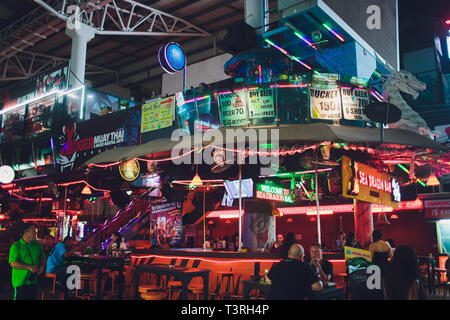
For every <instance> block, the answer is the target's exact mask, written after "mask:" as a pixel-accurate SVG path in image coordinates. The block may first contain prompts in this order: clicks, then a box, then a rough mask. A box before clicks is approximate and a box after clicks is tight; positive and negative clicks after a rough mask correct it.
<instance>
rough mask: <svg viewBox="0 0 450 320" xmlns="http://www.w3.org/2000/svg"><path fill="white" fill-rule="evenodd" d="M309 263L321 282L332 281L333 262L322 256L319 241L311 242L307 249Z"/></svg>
mask: <svg viewBox="0 0 450 320" xmlns="http://www.w3.org/2000/svg"><path fill="white" fill-rule="evenodd" d="M309 254H310V257H311V261H310V263H311V265H312V267H313V268H314V270H315V272H316V275H317V276H318V277H319V279H320V280H321V281H322V282H323V283H325V284H326V283H328V282H333V264H332V263H331V262H329V261H328V260H326V259H324V258H323V254H322V246H321V245H320V243H313V244H312V245H311V247H310V249H309Z"/></svg>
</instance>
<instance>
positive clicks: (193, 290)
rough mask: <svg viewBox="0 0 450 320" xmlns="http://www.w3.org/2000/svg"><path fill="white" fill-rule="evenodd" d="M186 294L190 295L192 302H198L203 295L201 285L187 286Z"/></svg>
mask: <svg viewBox="0 0 450 320" xmlns="http://www.w3.org/2000/svg"><path fill="white" fill-rule="evenodd" d="M188 292H189V293H190V294H192V296H193V300H200V297H201V295H202V294H203V284H200V283H197V284H191V285H189V286H188Z"/></svg>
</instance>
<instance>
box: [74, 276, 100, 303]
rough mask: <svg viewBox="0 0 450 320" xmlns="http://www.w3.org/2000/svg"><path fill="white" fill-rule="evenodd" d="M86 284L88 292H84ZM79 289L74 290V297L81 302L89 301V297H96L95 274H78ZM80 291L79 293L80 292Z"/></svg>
mask: <svg viewBox="0 0 450 320" xmlns="http://www.w3.org/2000/svg"><path fill="white" fill-rule="evenodd" d="M86 284H88V286H89V290H88V291H87V292H86ZM80 286H81V288H80V289H78V288H77V289H75V297H76V298H79V299H82V300H89V299H90V297H92V296H96V295H97V277H96V274H95V273H82V274H80ZM80 291H81V292H80Z"/></svg>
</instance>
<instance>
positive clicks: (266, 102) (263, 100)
mask: <svg viewBox="0 0 450 320" xmlns="http://www.w3.org/2000/svg"><path fill="white" fill-rule="evenodd" d="M247 95H248V96H247V99H248V100H247V101H248V117H249V119H263V118H273V117H275V111H274V104H273V90H272V89H270V88H268V89H263V90H260V89H258V90H251V91H248V92H247Z"/></svg>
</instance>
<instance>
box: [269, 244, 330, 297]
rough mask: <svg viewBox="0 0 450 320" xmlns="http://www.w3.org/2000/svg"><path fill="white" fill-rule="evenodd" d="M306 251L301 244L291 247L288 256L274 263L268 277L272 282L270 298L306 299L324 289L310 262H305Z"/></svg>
mask: <svg viewBox="0 0 450 320" xmlns="http://www.w3.org/2000/svg"><path fill="white" fill-rule="evenodd" d="M304 255H305V251H304V250H303V247H302V246H301V245H299V244H297V243H296V244H293V245H292V246H290V247H289V251H288V258H287V259H285V260H283V261H281V262H278V263H276V264H274V265H273V266H272V268H271V269H270V271H269V274H268V278H269V279H270V281H271V282H272V284H271V286H270V292H269V296H268V298H269V299H272V300H304V299H305V298H307V297H309V296H310V294H311V292H312V291H322V289H323V285H322V282H321V281H320V280H319V278H318V277H317V275H316V273H315V272H314V269H313V268H312V267H311V265H310V264H308V263H305V262H303V256H304Z"/></svg>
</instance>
